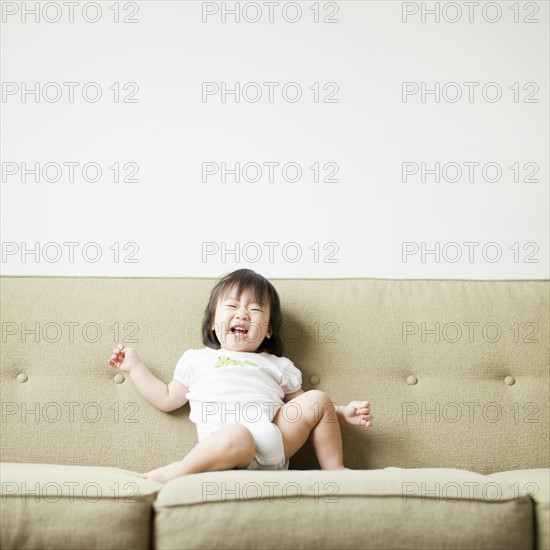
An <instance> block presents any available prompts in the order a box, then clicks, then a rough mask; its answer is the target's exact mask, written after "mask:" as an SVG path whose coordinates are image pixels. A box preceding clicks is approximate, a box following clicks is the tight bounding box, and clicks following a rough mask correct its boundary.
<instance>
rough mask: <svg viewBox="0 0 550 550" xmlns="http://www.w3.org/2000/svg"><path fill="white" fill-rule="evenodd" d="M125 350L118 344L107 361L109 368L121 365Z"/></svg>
mask: <svg viewBox="0 0 550 550" xmlns="http://www.w3.org/2000/svg"><path fill="white" fill-rule="evenodd" d="M124 354H125V349H124V345H123V344H119V345H118V346H117V347H116V348H115V349H114V350H113V354H112V355H111V357H110V359H108V360H107V363H109V365H111V367H115V368H116V366H117V363H121V362H122V359H124Z"/></svg>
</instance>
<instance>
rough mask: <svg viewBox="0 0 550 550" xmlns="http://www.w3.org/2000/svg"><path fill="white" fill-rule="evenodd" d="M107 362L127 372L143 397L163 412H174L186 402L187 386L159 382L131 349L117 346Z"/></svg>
mask: <svg viewBox="0 0 550 550" xmlns="http://www.w3.org/2000/svg"><path fill="white" fill-rule="evenodd" d="M107 362H108V363H109V365H111V367H114V368H116V369H119V370H121V371H123V372H127V373H128V374H129V375H130V378H131V379H132V381H133V382H134V384H135V385H136V387H137V389H138V390H139V391H140V393H141V394H142V395H143V397H145V399H147V401H149V403H151V404H153V405H154V406H155V407H156V408H157V409H159V410H161V411H163V412H170V411H174V410H176V409H179V408H180V407H183V405H185V404H186V403H187V402H188V399H187V398H186V397H185V394H186V393H187V392H188V391H189V389H188V388H187V386H185V385H184V384H182V383H181V382H178V381H177V380H172V382H170V384H168V385H167V384H165V383H164V382H162V381H161V380H159V379H158V378H157V377H156V376H155V375H154V374H153V373H152V372H151V371H150V370H149V369H148V368H147V367H146V366H145V365H144V364H143V363H142V362H141V361H140V360H139V357H138V354H137V353H136V351H135V350H134V349H132V348H126V347H124V346H123V345H122V344H119V345H118V346H117V347H116V348H115V349H114V351H113V355H111V358H110V359H109V360H108V361H107Z"/></svg>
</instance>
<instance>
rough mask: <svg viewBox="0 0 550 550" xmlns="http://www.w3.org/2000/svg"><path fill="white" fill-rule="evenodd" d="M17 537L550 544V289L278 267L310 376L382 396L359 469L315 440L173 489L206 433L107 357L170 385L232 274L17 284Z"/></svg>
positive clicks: (5, 364) (7, 320)
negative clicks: (321, 274) (330, 457)
mask: <svg viewBox="0 0 550 550" xmlns="http://www.w3.org/2000/svg"><path fill="white" fill-rule="evenodd" d="M0 282H1V304H2V308H1V321H2V356H1V361H2V373H1V382H2V384H1V391H2V394H1V400H2V419H1V436H2V437H1V441H2V445H1V461H2V465H1V470H0V473H1V492H2V502H1V506H2V509H1V540H0V544H1V547H2V548H3V549H9V548H71V549H74V548H102V549H104V548H113V549H114V548H117V549H118V548H132V549H134V548H162V549H164V548H178V549H183V548H258V549H263V548H265V549H271V548H369V549H375V548H376V549H383V548H415V549H419V548H448V549H455V548H494V549H499V550H500V549H505V548H522V549H533V548H537V549H539V550H542V549H548V548H549V546H550V542H549V541H550V535H549V525H550V513H549V487H550V480H549V476H550V470H549V447H548V441H549V440H548V435H549V414H548V413H549V385H548V384H549V355H548V354H549V341H548V335H549V326H548V311H549V282H548V281H462V280H383V279H338V280H323V279H319V280H316V279H300V280H290V279H273V280H272V282H273V284H274V285H275V287H276V288H277V290H278V291H279V295H280V297H281V301H282V305H283V314H284V334H285V342H286V351H285V355H286V356H288V357H290V358H291V359H292V360H293V361H294V363H295V364H296V365H297V366H298V367H299V368H300V370H301V371H302V374H303V388H304V389H305V390H306V391H307V390H310V389H313V388H317V389H321V390H323V391H325V392H326V393H327V394H328V395H329V396H330V397H331V398H332V399H333V400H334V401H335V402H336V403H337V404H347V403H348V402H349V401H350V400H352V399H359V400H363V399H368V400H370V401H371V403H372V413H373V415H374V427H373V428H372V429H367V428H365V427H355V426H344V427H343V428H342V431H343V434H342V435H343V441H344V459H345V464H346V466H348V467H349V468H353V469H354V471H321V470H319V469H318V464H317V461H316V458H315V454H314V452H313V449H312V447H311V444H310V443H307V444H306V446H305V447H304V448H303V449H302V450H301V451H300V452H299V453H298V454H297V455H295V456H294V457H293V458H292V459H291V462H290V468H291V469H290V470H289V471H283V472H265V471H264V472H260V471H244V470H233V471H221V472H210V473H201V474H195V475H189V476H185V477H181V478H179V479H176V480H174V481H172V482H170V483H168V484H166V485H161V484H157V483H154V482H150V481H146V480H141V479H140V478H139V473H140V472H145V471H148V470H150V469H152V468H155V467H158V466H161V465H165V464H168V463H169V462H173V461H175V460H177V459H178V458H180V457H182V456H183V455H185V453H187V452H188V451H189V450H190V449H191V448H192V446H193V445H194V444H195V442H196V432H195V427H194V425H193V424H192V423H191V422H190V421H189V418H188V416H189V409H188V406H187V405H186V406H185V407H183V408H182V409H180V410H179V411H175V412H173V413H162V412H160V411H158V410H156V409H154V408H153V407H152V406H151V405H150V404H149V403H148V402H146V401H145V400H144V398H143V397H142V396H141V395H140V394H139V393H138V392H137V390H136V388H135V387H134V386H133V384H132V382H131V380H130V379H125V376H124V375H122V374H121V373H118V372H117V371H115V370H114V369H112V368H111V367H109V366H108V365H107V357H108V356H109V354H110V353H111V350H112V348H113V347H114V344H115V342H117V341H124V342H126V343H127V345H131V346H132V347H135V348H136V349H137V350H138V351H139V354H140V357H141V358H142V359H143V361H144V362H145V363H146V364H147V365H148V366H149V368H150V369H151V370H152V371H153V372H154V373H155V374H156V375H157V376H158V377H159V378H161V379H162V380H164V381H166V382H168V381H170V380H171V379H172V374H173V370H174V367H175V364H176V362H177V360H178V359H179V358H180V356H181V355H182V353H183V352H184V351H185V350H186V349H188V348H197V347H203V346H202V342H201V340H200V321H201V318H202V313H203V311H204V308H205V306H206V303H207V300H208V296H209V292H210V290H211V288H212V287H213V286H214V284H215V282H216V280H215V279H192V278H180V279H178V278H166V279H159V278H101V277H100V278H70V277H69V278H63V277H2V278H1V280H0Z"/></svg>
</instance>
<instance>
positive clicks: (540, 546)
mask: <svg viewBox="0 0 550 550" xmlns="http://www.w3.org/2000/svg"><path fill="white" fill-rule="evenodd" d="M488 477H490V478H491V479H495V480H498V481H499V482H502V483H507V484H508V486H509V487H510V488H512V489H513V490H516V491H517V490H519V489H522V490H526V491H529V492H530V493H531V495H532V496H531V498H532V499H533V501H534V502H535V518H536V527H537V530H536V537H535V539H536V548H537V550H550V468H538V469H532V470H511V471H508V472H497V473H495V474H491V475H490V476H488Z"/></svg>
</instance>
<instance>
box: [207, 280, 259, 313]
mask: <svg viewBox="0 0 550 550" xmlns="http://www.w3.org/2000/svg"><path fill="white" fill-rule="evenodd" d="M243 292H250V293H251V294H252V295H253V296H254V301H255V302H256V303H257V304H259V305H260V306H262V307H264V306H265V305H267V304H268V302H269V289H268V288H267V286H266V285H265V284H262V281H260V280H257V279H256V280H249V281H247V280H246V279H244V278H240V279H238V280H236V281H235V280H233V281H231V280H228V281H226V282H225V283H224V284H222V285H220V288H219V295H218V296H219V299H220V300H221V301H223V300H225V299H226V298H228V297H229V296H231V295H233V297H234V298H236V299H237V300H239V299H240V298H241V295H242V294H243Z"/></svg>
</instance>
